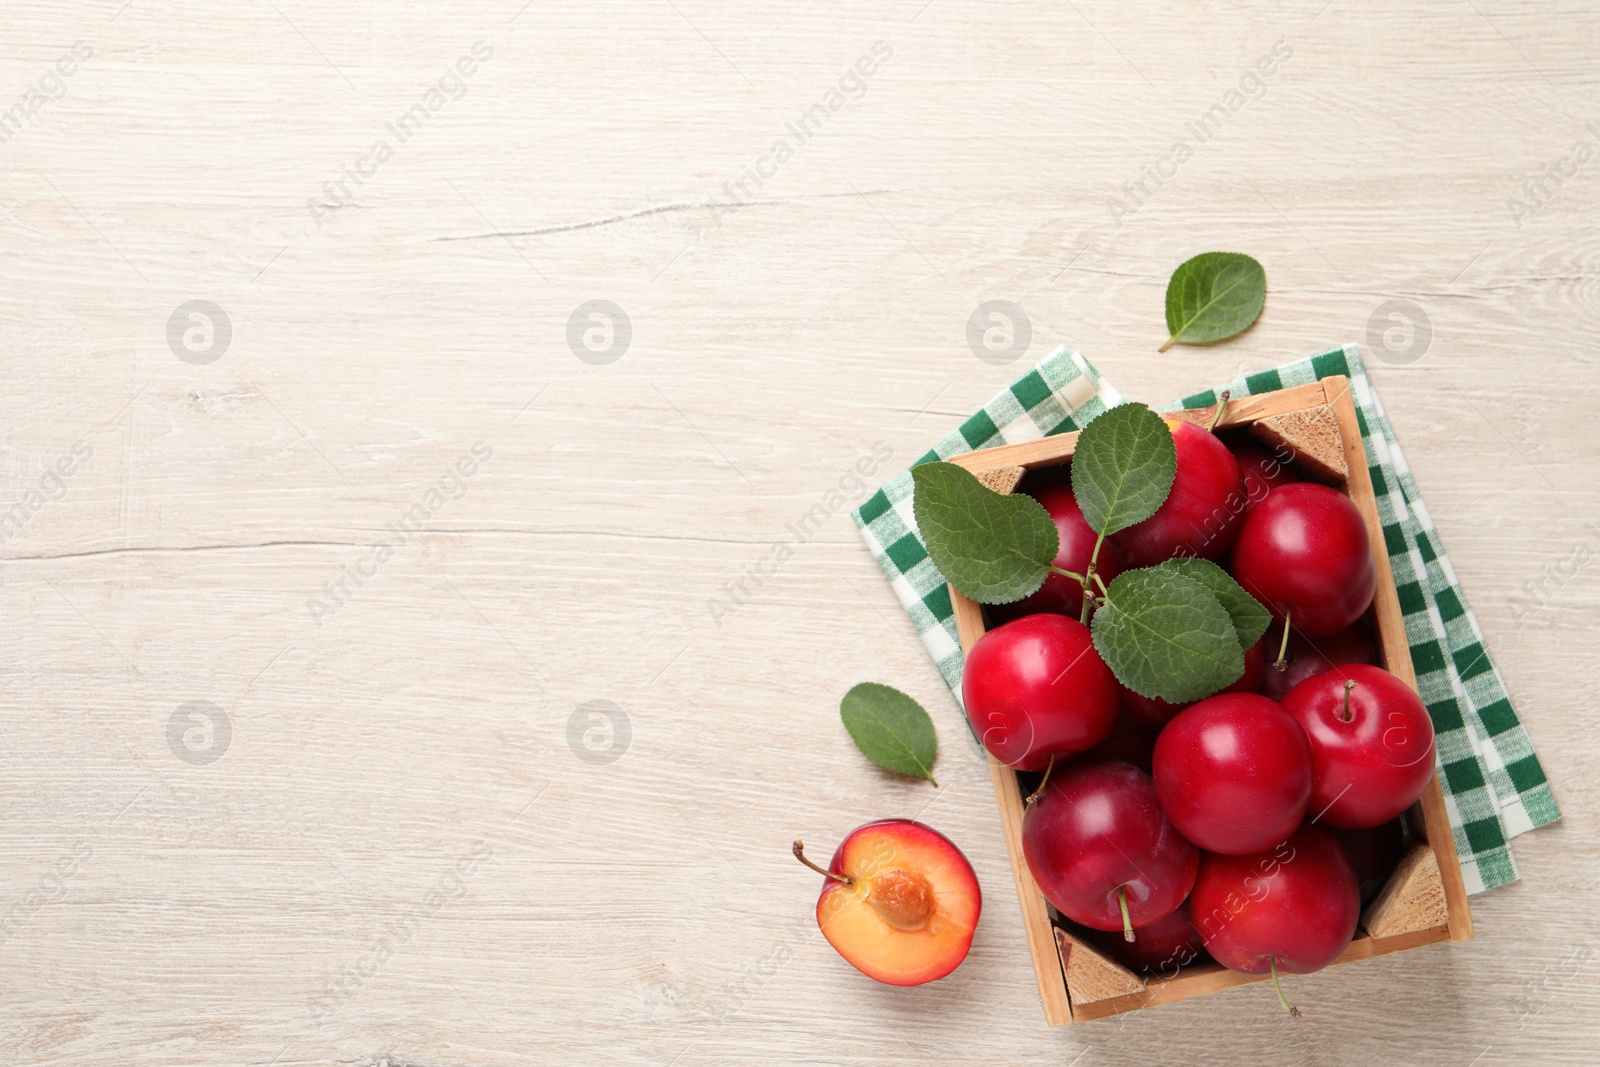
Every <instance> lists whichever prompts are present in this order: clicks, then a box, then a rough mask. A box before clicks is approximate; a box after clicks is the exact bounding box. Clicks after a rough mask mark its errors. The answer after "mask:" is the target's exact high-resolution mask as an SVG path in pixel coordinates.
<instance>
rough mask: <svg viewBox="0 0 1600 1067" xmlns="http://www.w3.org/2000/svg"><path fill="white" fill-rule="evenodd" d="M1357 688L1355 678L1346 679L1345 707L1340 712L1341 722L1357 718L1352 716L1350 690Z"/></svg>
mask: <svg viewBox="0 0 1600 1067" xmlns="http://www.w3.org/2000/svg"><path fill="white" fill-rule="evenodd" d="M1355 687H1356V680H1355V679H1354V678H1346V679H1345V682H1344V707H1343V708H1342V709H1341V710H1340V712H1339V721H1340V722H1349V721H1350V720H1351V719H1353V718H1355V716H1353V715H1351V714H1350V690H1352V689H1354V688H1355Z"/></svg>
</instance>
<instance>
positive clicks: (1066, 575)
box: [1049, 564, 1089, 585]
mask: <svg viewBox="0 0 1600 1067" xmlns="http://www.w3.org/2000/svg"><path fill="white" fill-rule="evenodd" d="M1049 569H1050V570H1051V571H1052V572H1054V573H1056V574H1059V575H1061V577H1063V578H1071V579H1072V580H1073V581H1075V582H1078V583H1079V584H1082V585H1087V584H1088V582H1089V579H1088V578H1086V577H1084V576H1083V575H1081V574H1078V573H1076V572H1074V571H1064V570H1062V569H1061V568H1060V567H1057V566H1055V565H1054V564H1050V565H1049Z"/></svg>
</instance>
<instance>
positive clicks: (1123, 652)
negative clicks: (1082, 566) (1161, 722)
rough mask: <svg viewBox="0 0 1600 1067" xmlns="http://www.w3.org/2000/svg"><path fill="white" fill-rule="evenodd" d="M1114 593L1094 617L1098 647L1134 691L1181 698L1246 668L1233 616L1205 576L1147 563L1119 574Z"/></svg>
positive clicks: (1220, 684)
mask: <svg viewBox="0 0 1600 1067" xmlns="http://www.w3.org/2000/svg"><path fill="white" fill-rule="evenodd" d="M1109 592H1110V594H1111V596H1110V603H1108V604H1107V605H1106V606H1105V607H1103V608H1101V609H1100V610H1099V611H1097V612H1095V615H1094V626H1093V630H1094V647H1095V649H1096V650H1097V651H1099V653H1100V658H1101V659H1103V660H1105V663H1106V666H1108V667H1110V668H1111V673H1112V674H1115V675H1116V676H1117V680H1118V681H1120V682H1121V683H1122V684H1123V685H1125V686H1127V687H1128V688H1129V689H1132V690H1133V691H1134V692H1135V693H1138V694H1140V695H1142V696H1147V697H1160V698H1161V699H1163V700H1170V701H1172V702H1173V703H1174V704H1181V703H1184V702H1186V701H1190V700H1199V699H1200V698H1202V697H1207V696H1210V695H1211V694H1212V693H1215V692H1216V691H1217V690H1219V689H1222V688H1224V687H1226V686H1228V685H1231V684H1233V683H1234V682H1236V681H1238V680H1239V678H1240V677H1241V676H1242V675H1243V674H1244V652H1243V651H1242V650H1241V649H1240V647H1239V640H1238V635H1237V634H1236V632H1235V631H1234V628H1233V620H1232V619H1231V618H1229V616H1228V612H1227V609H1225V608H1224V607H1223V606H1222V603H1221V602H1220V601H1218V600H1217V598H1216V596H1215V595H1213V594H1212V592H1211V590H1209V589H1207V588H1206V587H1205V586H1204V585H1202V584H1201V583H1200V582H1198V581H1196V580H1194V579H1193V578H1189V577H1186V576H1184V575H1181V574H1177V573H1175V572H1172V571H1163V570H1161V569H1160V568H1159V567H1145V568H1142V569H1140V570H1136V571H1128V572H1126V573H1124V574H1120V575H1118V576H1117V579H1116V581H1114V582H1112V583H1111V585H1110V587H1109Z"/></svg>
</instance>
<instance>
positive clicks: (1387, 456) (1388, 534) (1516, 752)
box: [854, 345, 1561, 893]
mask: <svg viewBox="0 0 1600 1067" xmlns="http://www.w3.org/2000/svg"><path fill="white" fill-rule="evenodd" d="M1337 374H1343V375H1347V376H1348V377H1349V379H1350V392H1351V396H1352V398H1353V399H1354V400H1355V406H1356V414H1357V416H1358V418H1359V420H1360V424H1361V433H1362V438H1363V441H1364V443H1365V445H1366V450H1367V458H1368V462H1369V463H1370V465H1371V472H1372V485H1373V489H1374V491H1375V492H1376V494H1377V498H1378V513H1379V516H1380V517H1381V518H1382V520H1383V529H1384V535H1385V541H1386V542H1387V545H1388V549H1389V562H1390V564H1391V566H1392V567H1393V569H1394V580H1395V584H1396V585H1397V586H1398V588H1399V592H1400V606H1401V608H1402V610H1403V611H1404V612H1405V622H1406V637H1407V639H1408V640H1409V641H1410V643H1411V659H1412V663H1413V664H1414V665H1415V667H1416V672H1417V687H1418V689H1419V690H1420V691H1421V694H1422V699H1423V702H1424V703H1426V704H1427V706H1428V711H1429V713H1430V714H1431V715H1432V716H1433V724H1434V730H1435V732H1436V734H1437V737H1438V742H1437V745H1438V756H1439V765H1440V767H1441V769H1442V775H1441V782H1442V785H1443V787H1444V796H1445V804H1446V806H1447V807H1448V808H1449V811H1450V824H1451V826H1452V827H1453V828H1454V831H1455V841H1456V853H1457V855H1458V856H1459V857H1460V860H1461V871H1462V874H1463V876H1464V877H1465V879H1466V885H1467V892H1469V893H1481V892H1483V891H1484V890H1485V889H1493V888H1494V887H1495V886H1499V885H1505V884H1506V883H1507V882H1514V881H1516V880H1517V867H1516V863H1515V862H1514V861H1513V859H1512V856H1511V849H1510V846H1509V845H1508V842H1509V841H1510V839H1511V838H1513V837H1515V836H1517V835H1518V834H1521V833H1526V832H1527V831H1529V830H1532V829H1535V828H1537V827H1540V826H1544V825H1546V824H1547V823H1551V822H1554V821H1555V820H1556V819H1559V818H1560V817H1561V812H1560V811H1559V809H1557V807H1556V802H1555V797H1554V796H1553V795H1552V794H1551V792H1550V785H1549V783H1548V782H1547V781H1546V779H1545V776H1544V769H1543V768H1542V767H1541V766H1540V765H1539V759H1538V757H1537V756H1535V755H1534V752H1533V745H1532V744H1531V743H1530V742H1529V740H1528V735H1527V734H1526V732H1524V730H1523V728H1522V723H1521V722H1520V721H1519V720H1518V719H1517V714H1516V711H1515V710H1514V709H1513V708H1512V706H1511V701H1510V699H1509V698H1508V697H1507V695H1506V691H1505V686H1504V684H1503V682H1502V681H1501V678H1500V673H1499V672H1498V671H1497V670H1496V669H1495V667H1494V663H1493V662H1492V661H1491V660H1490V658H1489V653H1488V650H1487V649H1486V648H1485V647H1484V642H1483V634H1482V633H1481V632H1480V631H1479V629H1478V623H1477V620H1476V619H1475V618H1474V617H1473V615H1472V612H1471V610H1470V609H1469V608H1468V607H1467V603H1466V597H1465V595H1464V594H1463V593H1462V591H1461V586H1460V584H1459V583H1458V582H1457V581H1456V575H1455V571H1454V570H1453V569H1452V568H1451V566H1450V561H1449V560H1448V559H1447V558H1446V557H1445V554H1444V550H1443V548H1442V547H1441V546H1440V544H1439V535H1438V532H1437V531H1436V530H1435V529H1434V527H1433V520H1432V519H1431V518H1430V517H1429V515H1428V511H1427V508H1426V507H1424V505H1423V503H1422V497H1421V495H1420V494H1419V493H1418V492H1417V486H1416V483H1415V482H1414V481H1413V480H1412V477H1411V470H1410V468H1409V467H1407V466H1406V461H1405V457H1404V456H1403V455H1402V454H1401V452H1400V445H1399V443H1398V442H1397V441H1396V440H1395V436H1394V430H1393V428H1392V427H1391V426H1390V425H1389V419H1388V417H1387V416H1386V415H1385V414H1384V412H1383V406H1382V405H1381V404H1380V403H1379V402H1378V397H1377V394H1376V392H1374V390H1373V388H1372V383H1371V381H1370V380H1369V379H1368V378H1367V375H1366V371H1365V369H1364V368H1363V367H1362V365H1361V357H1360V355H1359V353H1358V352H1357V350H1356V348H1355V346H1354V345H1348V346H1346V347H1345V348H1343V349H1334V350H1333V351H1331V352H1325V353H1323V354H1322V355H1319V356H1313V357H1311V358H1310V359H1304V360H1301V361H1299V362H1297V363H1290V364H1287V365H1285V366H1283V367H1279V368H1278V369H1277V370H1272V371H1265V372H1263V373H1261V374H1252V375H1250V376H1249V377H1247V378H1244V379H1241V380H1240V381H1237V382H1232V383H1229V384H1228V385H1226V386H1219V387H1218V389H1217V390H1214V391H1212V392H1206V393H1198V394H1196V395H1194V396H1191V397H1187V398H1185V399H1184V400H1183V401H1181V402H1180V403H1179V404H1176V405H1172V406H1173V407H1185V408H1194V407H1206V406H1209V405H1211V404H1214V403H1215V402H1216V395H1217V393H1218V392H1220V391H1221V390H1222V389H1224V388H1226V389H1228V390H1230V391H1231V393H1232V395H1233V396H1235V397H1239V396H1247V395H1249V394H1251V393H1264V392H1270V391H1271V390H1274V389H1282V388H1287V387H1292V386H1296V385H1305V384H1308V383H1310V382H1314V381H1316V380H1318V379H1319V378H1324V377H1327V376H1329V375H1337ZM1121 402H1122V396H1121V395H1120V394H1119V393H1118V392H1117V391H1116V390H1115V389H1113V388H1112V387H1111V385H1110V384H1109V383H1108V382H1106V381H1105V380H1104V379H1102V378H1101V377H1100V374H1099V372H1098V371H1097V370H1096V369H1095V368H1094V367H1093V366H1092V365H1091V364H1090V363H1089V362H1088V361H1087V360H1085V359H1084V358H1083V357H1082V356H1080V355H1078V354H1077V353H1075V352H1073V353H1068V352H1066V351H1065V350H1064V349H1058V350H1057V351H1056V352H1054V353H1052V354H1051V355H1050V356H1049V357H1047V358H1046V359H1045V360H1044V361H1043V362H1042V363H1040V364H1039V365H1038V366H1037V367H1035V368H1034V369H1033V370H1031V371H1029V372H1028V373H1027V374H1026V375H1024V376H1023V377H1022V378H1020V379H1018V380H1017V381H1016V382H1013V383H1012V385H1011V387H1010V388H1009V389H1007V390H1006V391H1004V392H1002V393H1000V394H999V395H998V396H996V397H995V398H994V399H993V400H991V401H989V403H987V404H985V405H984V407H983V410H981V411H979V412H978V413H977V414H975V415H973V416H972V417H971V418H970V419H968V420H967V421H966V422H964V423H962V424H961V426H960V428H959V429H957V430H956V431H955V432H954V433H952V434H950V435H948V436H947V437H945V438H944V439H943V440H941V441H940V442H939V443H938V444H937V445H935V446H934V448H933V450H932V451H930V452H928V453H927V454H926V455H924V456H923V457H922V458H921V459H919V460H917V463H927V462H930V461H932V460H937V459H948V458H949V457H951V456H954V455H959V454H960V453H963V452H971V451H973V450H975V449H979V448H991V447H993V446H995V445H1003V444H1016V443H1018V442H1019V441H1032V440H1036V439H1038V438H1040V437H1045V436H1048V435H1050V434H1057V433H1066V432H1070V431H1072V430H1077V429H1081V428H1082V427H1083V426H1085V425H1087V424H1088V423H1089V422H1090V421H1091V420H1092V419H1094V417H1095V416H1097V415H1099V414H1100V413H1101V412H1103V411H1105V410H1106V409H1107V408H1110V407H1115V406H1116V405H1117V404H1119V403H1121ZM854 518H855V521H856V525H857V526H858V527H860V529H861V535H862V537H863V538H864V539H865V540H866V542H867V547H868V548H869V549H870V550H871V552H872V554H873V557H874V558H876V559H877V561H878V565H879V566H881V567H882V568H883V573H884V574H885V575H886V576H887V577H888V579H889V584H890V585H891V586H893V587H894V591H895V594H896V595H897V596H898V597H899V598H900V602H901V603H902V604H903V605H905V608H906V611H907V613H908V614H910V616H911V621H912V623H913V624H915V626H916V628H917V632H918V633H920V634H921V635H922V640H923V642H924V643H925V644H926V645H927V646H928V651H929V653H930V654H931V655H932V656H933V660H934V662H935V663H936V664H937V665H938V667H939V671H940V673H941V674H943V675H944V679H945V682H946V684H948V685H949V686H950V689H951V692H952V693H954V694H955V696H956V701H957V703H958V704H959V703H960V699H961V645H960V643H959V641H958V639H957V636H956V625H955V618H954V613H953V611H952V609H951V605H950V595H949V591H948V590H947V589H946V588H945V583H944V578H943V577H942V576H941V575H940V574H939V572H938V570H936V569H935V568H934V566H933V562H932V561H931V560H929V559H928V553H927V551H926V549H925V548H924V547H923V545H922V541H921V540H920V538H919V537H918V536H917V529H916V522H915V520H914V519H913V517H912V510H911V475H910V473H909V472H907V473H904V474H901V475H900V476H899V477H897V478H895V479H894V480H893V481H891V482H889V483H888V484H887V485H885V486H884V487H883V488H882V489H880V490H879V491H878V492H877V493H875V494H874V495H873V496H872V497H870V498H869V499H868V500H867V501H866V503H864V504H862V505H861V507H860V508H858V509H856V511H855V513H854Z"/></svg>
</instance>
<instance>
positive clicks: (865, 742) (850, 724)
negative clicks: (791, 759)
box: [839, 682, 939, 786]
mask: <svg viewBox="0 0 1600 1067" xmlns="http://www.w3.org/2000/svg"><path fill="white" fill-rule="evenodd" d="M839 718H841V719H843V720H844V728H845V729H846V730H849V731H850V739H851V740H853V741H854V742H855V743H856V747H857V748H859V749H860V750H861V752H862V754H863V755H864V756H866V757H867V758H868V759H869V760H871V761H872V762H873V763H876V764H877V765H878V766H880V767H887V768H888V769H889V770H891V771H899V772H900V773H901V774H909V775H911V776H912V777H914V778H926V779H927V780H928V781H930V782H933V784H934V785H935V786H937V785H938V784H939V783H938V782H934V781H933V761H934V757H935V756H937V755H938V751H939V739H938V738H937V737H935V736H934V733H933V720H932V719H930V718H929V717H928V713H927V712H926V711H924V710H923V709H922V705H921V704H918V703H917V702H916V701H915V700H913V699H911V698H910V697H908V696H906V694H904V693H902V692H900V690H898V689H896V688H894V687H893V686H890V685H880V684H878V683H877V682H862V683H861V684H860V685H857V686H855V687H853V688H852V689H851V690H850V692H848V693H846V694H845V695H844V699H843V700H841V701H839Z"/></svg>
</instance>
